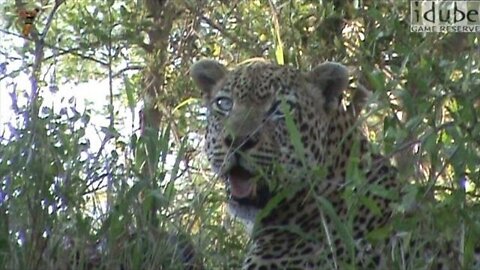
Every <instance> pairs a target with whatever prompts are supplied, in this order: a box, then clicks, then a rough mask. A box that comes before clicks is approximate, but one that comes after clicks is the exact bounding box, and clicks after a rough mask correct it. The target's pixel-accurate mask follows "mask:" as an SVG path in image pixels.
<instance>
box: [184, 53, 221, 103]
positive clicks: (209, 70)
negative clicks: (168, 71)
mask: <svg viewBox="0 0 480 270" xmlns="http://www.w3.org/2000/svg"><path fill="white" fill-rule="evenodd" d="M226 74H227V68H225V66H224V65H222V64H220V63H219V62H217V61H215V60H208V59H204V60H200V61H198V62H196V63H195V64H193V65H192V66H191V67H190V76H192V78H193V81H194V82H195V84H196V85H197V86H198V87H199V88H200V90H202V94H203V97H204V99H207V100H208V99H209V98H210V95H211V94H212V90H213V88H214V87H215V85H216V84H217V83H218V82H219V81H220V80H222V79H223V78H224V77H225V75H226Z"/></svg>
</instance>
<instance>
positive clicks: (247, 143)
mask: <svg viewBox="0 0 480 270" xmlns="http://www.w3.org/2000/svg"><path fill="white" fill-rule="evenodd" d="M224 143H225V145H226V146H227V147H232V148H236V149H238V150H241V151H246V150H250V149H252V148H253V147H255V145H257V143H258V140H257V139H255V138H253V137H252V136H245V137H232V136H230V135H227V136H225V140H224Z"/></svg>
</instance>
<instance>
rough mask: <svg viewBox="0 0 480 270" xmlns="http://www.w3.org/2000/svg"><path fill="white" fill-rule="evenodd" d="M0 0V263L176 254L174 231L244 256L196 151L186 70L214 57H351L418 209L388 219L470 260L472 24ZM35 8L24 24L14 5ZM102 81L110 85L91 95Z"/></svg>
mask: <svg viewBox="0 0 480 270" xmlns="http://www.w3.org/2000/svg"><path fill="white" fill-rule="evenodd" d="M0 6H1V10H2V11H1V12H2V17H3V18H4V19H3V20H2V21H1V22H0V23H1V25H0V31H1V32H0V39H1V43H0V53H1V55H0V92H1V93H0V97H2V99H0V106H8V105H11V106H10V107H9V108H7V109H6V108H5V107H4V108H0V109H1V110H0V111H1V113H2V114H5V113H6V112H7V111H8V112H9V115H8V116H7V115H6V114H5V115H3V116H1V117H0V119H2V121H5V122H2V123H1V126H0V266H1V267H4V268H6V269H86V268H103V269H119V267H120V265H123V267H125V269H158V268H159V266H163V267H164V269H175V268H177V267H178V265H177V266H175V265H176V263H177V260H176V259H175V256H172V253H176V254H178V253H179V250H177V249H173V248H172V243H177V244H178V243H180V245H178V246H179V247H180V248H181V247H183V246H185V245H184V244H181V243H190V244H193V246H194V247H195V251H196V255H197V256H198V258H199V260H201V261H202V264H204V265H205V266H206V268H207V269H233V268H236V267H237V268H238V265H239V264H240V263H241V258H242V256H243V252H244V247H245V245H246V238H245V236H244V234H243V232H242V230H241V226H239V224H237V222H235V221H234V220H232V219H231V218H229V217H228V216H227V215H226V213H225V209H224V205H223V202H224V201H225V194H224V193H223V192H222V189H221V188H222V186H221V183H220V182H219V181H217V180H215V179H216V178H215V177H214V175H212V174H211V172H209V170H208V164H207V163H206V161H205V157H204V156H203V154H202V152H201V149H202V147H201V145H202V133H203V131H202V127H203V126H204V119H205V117H204V111H203V110H202V108H201V105H202V104H201V101H200V99H199V92H198V90H196V89H195V88H194V87H193V85H192V82H191V81H190V79H189V78H188V69H189V67H190V65H191V64H192V62H194V61H196V60H198V59H200V58H204V57H208V58H215V59H220V60H221V61H222V62H224V63H226V64H227V65H235V63H239V62H242V61H247V60H249V59H251V58H255V57H262V58H266V59H269V60H271V61H274V62H277V63H279V64H285V65H293V66H296V67H299V68H302V69H308V68H310V67H312V66H313V65H316V64H318V63H320V62H322V61H325V60H335V61H339V62H342V63H344V64H345V65H348V66H349V67H350V68H351V71H352V75H353V78H354V79H353V81H352V88H356V87H363V88H365V89H367V90H369V91H371V92H372V95H371V97H370V99H369V100H368V103H367V106H366V107H365V110H364V112H365V114H364V115H365V117H363V118H362V120H364V121H363V124H364V125H365V127H366V129H368V134H369V136H370V138H371V139H372V141H373V142H374V143H375V145H376V146H378V148H379V149H380V150H381V151H382V152H383V153H384V154H385V155H386V156H388V157H391V158H392V161H394V162H395V163H396V165H397V167H399V169H400V172H401V175H402V177H401V180H400V181H403V182H404V184H405V189H404V194H403V195H402V196H403V197H402V201H401V203H399V204H398V205H397V206H396V211H398V212H408V213H410V214H409V215H407V217H406V218H403V219H399V220H398V221H397V222H395V224H394V226H396V227H397V228H400V229H402V230H404V231H406V232H412V231H415V230H421V229H424V231H425V232H426V233H427V234H428V232H435V233H431V237H432V238H433V239H437V238H440V239H445V240H451V239H453V238H460V239H461V240H462V241H460V244H459V245H460V246H459V249H461V250H463V251H464V254H465V260H469V259H470V258H471V255H472V251H473V248H472V246H473V242H474V241H475V240H476V239H479V237H480V224H479V220H480V219H479V213H480V211H479V209H478V206H476V204H475V203H476V201H477V200H478V197H479V196H480V191H479V189H478V185H480V169H479V166H478V165H479V164H480V145H479V144H480V124H479V117H480V91H479V90H480V76H479V75H480V70H479V61H480V53H479V52H480V51H479V50H480V41H479V37H478V35H475V34H465V33H428V34H422V33H412V32H410V28H409V21H408V20H409V7H408V2H405V3H404V1H368V0H365V1H353V3H350V2H349V1H321V0H320V1H310V0H301V1H284V0H278V1H273V0H272V1H223V0H219V1H190V0H172V1H160V0H145V1H116V0H109V1H91V0H72V1H63V0H55V1H52V0H45V1H36V2H35V3H29V4H22V2H21V1H8V2H1V3H0ZM35 7H39V8H40V11H39V13H38V14H37V16H36V19H35V21H34V24H33V29H32V31H31V33H30V35H29V36H28V37H24V36H22V34H21V28H22V27H23V25H24V20H23V19H22V18H21V17H19V11H21V10H33V8H35ZM87 83H88V84H87ZM85 85H86V86H85ZM82 86H83V88H82ZM91 88H95V90H93V91H95V92H97V95H99V96H100V98H97V99H96V100H93V101H91V102H92V103H86V104H83V102H82V100H81V97H82V93H81V91H92V89H91ZM81 89H83V90H81ZM75 91H76V92H75ZM72 95H73V96H74V97H71V96H72ZM63 96H65V97H66V98H63V99H62V97H63ZM52 100H57V101H55V102H53V101H52ZM418 221H422V224H424V226H423V228H422V227H421V226H420V227H418V226H417V222H418ZM375 237H383V234H382V232H378V235H376V236H375ZM180 253H181V252H180ZM180 255H181V254H180ZM177 257H178V256H177ZM180 257H181V256H180Z"/></svg>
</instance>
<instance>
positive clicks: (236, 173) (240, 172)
mask: <svg viewBox="0 0 480 270" xmlns="http://www.w3.org/2000/svg"><path fill="white" fill-rule="evenodd" d="M250 178H251V174H250V173H249V172H248V171H246V170H244V169H241V168H240V169H237V168H234V169H233V170H232V171H231V172H230V173H229V176H228V181H230V192H231V195H232V197H234V198H237V199H243V198H246V197H248V196H249V195H250V194H251V193H252V190H253V184H252V181H251V179H250Z"/></svg>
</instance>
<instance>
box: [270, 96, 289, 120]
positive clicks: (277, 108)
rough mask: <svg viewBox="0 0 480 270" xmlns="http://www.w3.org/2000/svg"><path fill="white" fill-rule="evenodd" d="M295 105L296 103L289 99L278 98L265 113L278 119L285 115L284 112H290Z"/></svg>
mask: <svg viewBox="0 0 480 270" xmlns="http://www.w3.org/2000/svg"><path fill="white" fill-rule="evenodd" d="M295 107H296V104H295V103H294V102H293V101H291V100H284V101H281V100H278V101H275V102H274V103H273V105H272V107H270V110H268V112H267V114H268V115H271V116H272V117H273V118H276V119H280V118H284V117H285V113H292V112H293V111H294V109H295Z"/></svg>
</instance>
